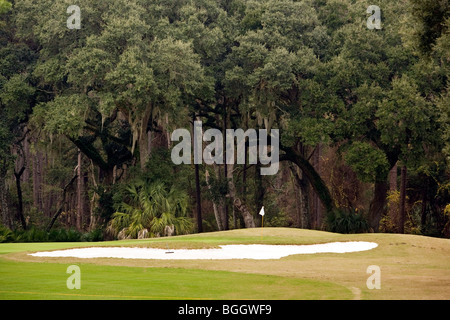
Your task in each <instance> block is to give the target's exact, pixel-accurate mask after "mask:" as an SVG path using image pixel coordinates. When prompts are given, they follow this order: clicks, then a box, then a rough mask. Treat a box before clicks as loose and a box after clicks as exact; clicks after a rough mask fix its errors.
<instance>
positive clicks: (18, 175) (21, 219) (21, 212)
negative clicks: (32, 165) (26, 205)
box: [14, 166, 27, 230]
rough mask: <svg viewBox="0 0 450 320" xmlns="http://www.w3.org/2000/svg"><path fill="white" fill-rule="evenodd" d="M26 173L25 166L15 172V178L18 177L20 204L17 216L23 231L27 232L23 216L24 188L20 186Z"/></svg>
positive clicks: (17, 186) (17, 185)
mask: <svg viewBox="0 0 450 320" xmlns="http://www.w3.org/2000/svg"><path fill="white" fill-rule="evenodd" d="M24 171H25V166H23V167H22V168H21V169H20V171H19V172H16V171H15V170H14V176H15V177H16V188H17V199H18V202H19V205H18V210H17V215H18V217H19V220H20V223H21V224H22V228H23V230H27V224H26V222H25V217H24V216H23V198H22V187H21V184H20V177H21V176H22V174H23V172H24Z"/></svg>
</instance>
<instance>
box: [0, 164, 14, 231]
mask: <svg viewBox="0 0 450 320" xmlns="http://www.w3.org/2000/svg"><path fill="white" fill-rule="evenodd" d="M6 191H7V190H6V170H4V169H2V170H1V172H0V210H1V217H2V220H1V222H2V224H3V225H4V226H5V227H7V228H9V229H11V228H12V221H11V217H10V215H9V205H8V200H7V192H6Z"/></svg>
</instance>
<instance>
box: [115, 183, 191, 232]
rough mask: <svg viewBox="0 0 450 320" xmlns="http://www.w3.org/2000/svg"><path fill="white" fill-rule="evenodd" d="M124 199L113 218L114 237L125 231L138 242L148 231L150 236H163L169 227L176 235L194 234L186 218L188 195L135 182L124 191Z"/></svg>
mask: <svg viewBox="0 0 450 320" xmlns="http://www.w3.org/2000/svg"><path fill="white" fill-rule="evenodd" d="M125 189H126V190H125V192H126V193H125V199H124V201H123V202H122V203H120V204H119V205H118V211H117V212H116V213H114V214H113V216H112V219H111V221H110V223H109V225H108V230H109V231H110V232H112V233H113V234H114V235H118V234H119V232H121V231H123V232H124V233H125V235H126V236H127V237H131V238H137V237H138V235H139V232H141V231H142V230H144V229H147V231H148V232H149V234H150V236H163V235H165V234H166V233H167V232H166V227H169V228H174V232H175V234H185V233H189V232H191V230H192V228H193V223H192V221H191V219H190V218H188V217H187V209H188V196H187V193H186V192H185V191H183V190H181V189H179V188H177V187H175V186H171V187H167V186H165V185H164V184H163V183H161V182H155V183H147V182H144V181H141V182H136V183H134V184H130V185H128V186H126V187H125Z"/></svg>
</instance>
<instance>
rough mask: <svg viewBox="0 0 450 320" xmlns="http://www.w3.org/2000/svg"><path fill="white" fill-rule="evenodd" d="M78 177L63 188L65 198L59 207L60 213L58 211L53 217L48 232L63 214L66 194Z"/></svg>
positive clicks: (75, 176)
mask: <svg viewBox="0 0 450 320" xmlns="http://www.w3.org/2000/svg"><path fill="white" fill-rule="evenodd" d="M77 177H78V175H74V176H73V178H72V179H71V180H70V181H69V183H68V184H66V185H65V186H64V188H63V196H62V199H61V202H60V205H59V209H58V211H56V213H55V214H54V215H53V218H52V220H51V221H50V223H49V224H48V226H47V232H49V231H50V229H51V228H52V227H53V224H54V223H55V221H56V219H58V217H59V215H60V214H61V212H62V211H63V208H64V204H65V202H66V193H67V189H68V188H69V187H70V186H71V185H72V184H73V183H74V182H75V180H76V179H77Z"/></svg>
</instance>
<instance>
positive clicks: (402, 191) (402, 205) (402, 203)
mask: <svg viewBox="0 0 450 320" xmlns="http://www.w3.org/2000/svg"><path fill="white" fill-rule="evenodd" d="M406 174H407V172H406V166H402V169H401V185H400V217H399V218H400V219H399V228H398V230H399V232H400V233H405V217H406Z"/></svg>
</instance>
